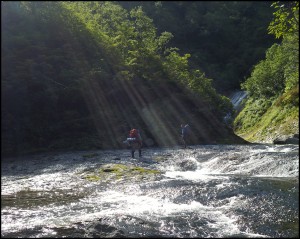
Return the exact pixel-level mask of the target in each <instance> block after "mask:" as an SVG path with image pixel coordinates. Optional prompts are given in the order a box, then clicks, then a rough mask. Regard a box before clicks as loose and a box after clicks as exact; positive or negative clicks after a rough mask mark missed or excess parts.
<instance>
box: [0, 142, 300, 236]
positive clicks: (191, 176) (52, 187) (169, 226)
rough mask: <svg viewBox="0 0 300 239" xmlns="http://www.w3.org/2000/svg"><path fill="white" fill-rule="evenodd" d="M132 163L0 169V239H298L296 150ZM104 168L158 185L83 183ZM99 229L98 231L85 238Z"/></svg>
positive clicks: (230, 150) (173, 155)
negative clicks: (141, 172)
mask: <svg viewBox="0 0 300 239" xmlns="http://www.w3.org/2000/svg"><path fill="white" fill-rule="evenodd" d="M87 154H90V155H92V154H94V156H93V157H84V155H87ZM129 155H130V152H129V151H127V150H116V151H93V152H70V153H60V154H59V153H57V154H48V155H35V156H32V157H29V156H27V157H24V158H19V159H7V160H5V161H4V160H2V167H1V201H2V203H1V235H2V236H8V237H72V236H75V237H76V236H77V237H96V236H101V237H118V236H117V235H119V236H120V235H121V236H122V237H290V236H297V235H299V227H298V231H297V227H296V226H295V225H296V223H298V222H299V215H298V212H297V210H298V209H299V206H298V204H299V197H298V191H299V190H298V186H299V159H298V157H299V146H298V145H201V146H193V147H191V148H190V149H179V148H164V149H158V148H156V149H144V150H143V158H142V159H131V158H130V157H128V156H129ZM107 163H115V164H124V165H137V166H140V167H144V168H147V169H156V170H159V171H161V172H162V175H161V177H160V178H157V179H153V180H141V181H138V182H136V181H131V180H130V179H129V180H123V179H122V178H120V179H117V180H111V181H108V182H105V183H101V182H100V181H89V180H87V179H85V178H83V177H82V174H83V173H84V172H85V171H86V170H90V169H95V170H97V168H100V167H101V165H103V164H107ZM275 211H276V214H275V213H274V212H275ZM99 220H100V221H101V225H102V226H101V229H99V225H98V226H97V227H95V228H96V229H97V228H98V231H97V232H95V230H96V229H94V231H93V232H90V231H88V228H89V226H90V225H91V222H95V221H99ZM99 223H100V222H99ZM104 226H105V228H104ZM93 233H94V234H93ZM95 233H98V234H95ZM114 233H115V234H114ZM118 233H119V234H118ZM112 235H115V236H112Z"/></svg>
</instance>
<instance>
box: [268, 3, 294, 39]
mask: <svg viewBox="0 0 300 239" xmlns="http://www.w3.org/2000/svg"><path fill="white" fill-rule="evenodd" d="M272 7H274V8H275V9H276V11H275V12H274V13H273V15H274V19H273V21H272V22H271V23H270V25H269V27H268V30H269V33H271V34H274V35H275V36H276V38H280V37H283V38H285V37H287V36H289V35H297V36H298V34H299V2H298V1H288V2H284V1H277V2H274V3H273V4H272Z"/></svg>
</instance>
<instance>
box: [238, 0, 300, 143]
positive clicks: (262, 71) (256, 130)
mask: <svg viewBox="0 0 300 239" xmlns="http://www.w3.org/2000/svg"><path fill="white" fill-rule="evenodd" d="M272 6H273V7H274V8H275V9H276V11H275V12H274V17H275V18H274V19H273V21H272V22H271V23H270V25H269V28H268V29H269V33H270V34H274V35H275V36H276V37H277V38H279V37H282V38H283V39H282V43H281V44H274V45H273V46H272V47H271V48H269V49H268V50H267V53H266V59H265V60H263V61H261V62H259V64H257V65H256V66H255V68H254V70H253V72H252V73H251V77H250V78H248V79H247V80H246V81H245V82H244V83H243V84H242V88H243V89H245V90H247V91H248V95H249V99H248V101H247V103H246V106H245V108H244V109H243V110H242V112H240V114H239V115H238V116H237V117H236V119H235V121H234V127H235V132H236V133H238V134H239V135H243V137H244V138H245V139H247V140H249V141H251V142H254V141H256V140H258V141H263V140H265V141H266V140H268V139H267V135H269V136H268V137H272V134H273V135H280V134H283V135H287V134H294V133H296V132H299V122H298V121H299V115H298V114H299V35H298V34H299V3H298V2H275V3H273V4H272ZM269 97H271V98H269ZM262 99H263V101H264V100H266V99H268V100H267V102H269V103H268V104H263V102H260V101H261V100H262ZM257 102H258V103H257ZM270 104H271V105H270ZM297 125H298V126H297ZM279 131H280V132H279Z"/></svg>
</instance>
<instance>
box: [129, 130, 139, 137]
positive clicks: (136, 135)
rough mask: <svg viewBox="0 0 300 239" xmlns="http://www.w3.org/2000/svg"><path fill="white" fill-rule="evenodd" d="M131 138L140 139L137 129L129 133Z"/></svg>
mask: <svg viewBox="0 0 300 239" xmlns="http://www.w3.org/2000/svg"><path fill="white" fill-rule="evenodd" d="M129 137H130V138H138V137H139V136H138V131H137V129H132V130H130V132H129Z"/></svg>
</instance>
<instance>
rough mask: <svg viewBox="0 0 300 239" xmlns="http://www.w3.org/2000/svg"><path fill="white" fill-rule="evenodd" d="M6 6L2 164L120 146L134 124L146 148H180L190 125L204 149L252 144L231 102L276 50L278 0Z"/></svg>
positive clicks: (4, 17)
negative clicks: (272, 25)
mask: <svg viewBox="0 0 300 239" xmlns="http://www.w3.org/2000/svg"><path fill="white" fill-rule="evenodd" d="M120 4H121V5H123V6H124V7H125V8H123V7H122V6H121V5H120ZM139 6H142V7H139ZM1 7H2V66H1V67H2V75H1V82H2V85H1V86H2V87H1V89H2V90H1V93H2V101H1V102H2V105H1V108H2V109H1V111H2V122H1V131H2V134H1V138H2V140H1V148H2V155H4V156H7V155H15V154H23V153H32V152H36V151H51V150H57V149H76V150H82V149H105V148H120V147H122V146H123V145H122V141H123V140H124V139H125V137H126V136H127V132H128V130H129V128H130V127H132V126H134V127H137V128H139V129H140V130H141V133H142V137H143V139H144V142H145V146H155V145H159V146H167V145H177V144H178V143H179V134H180V124H181V123H185V122H188V123H189V124H190V125H191V127H192V128H193V130H194V135H193V136H192V139H193V143H234V142H235V143H241V142H243V140H241V139H240V138H238V137H237V136H235V134H234V133H233V132H232V130H231V129H230V128H228V127H226V125H224V123H223V118H224V116H225V115H226V114H227V113H228V112H232V111H233V109H232V105H231V104H230V101H229V99H228V98H227V97H225V96H223V95H221V94H220V93H222V92H223V93H225V92H227V91H231V90H234V89H236V88H238V86H239V84H240V82H241V81H242V80H243V78H244V76H246V75H247V74H249V73H250V69H251V67H252V65H253V64H254V63H256V62H257V61H258V60H259V59H260V58H261V57H262V56H263V55H264V52H265V50H266V49H267V48H268V47H269V46H270V45H272V44H273V43H274V42H275V40H274V39H272V38H271V37H270V36H268V35H267V34H266V29H267V26H268V23H269V22H270V20H271V16H272V11H273V9H271V8H270V2H262V3H261V2H246V3H244V2H228V3H227V2H209V1H208V2H196V1H195V2H107V1H105V2H2V3H1ZM207 76H209V77H207ZM212 79H213V80H212Z"/></svg>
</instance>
